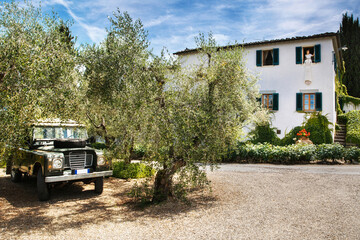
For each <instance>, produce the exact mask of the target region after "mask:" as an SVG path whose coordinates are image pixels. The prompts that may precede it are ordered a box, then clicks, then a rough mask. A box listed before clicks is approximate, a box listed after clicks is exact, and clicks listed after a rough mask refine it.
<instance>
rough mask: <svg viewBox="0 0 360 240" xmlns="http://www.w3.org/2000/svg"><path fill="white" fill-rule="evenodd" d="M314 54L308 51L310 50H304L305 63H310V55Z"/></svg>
mask: <svg viewBox="0 0 360 240" xmlns="http://www.w3.org/2000/svg"><path fill="white" fill-rule="evenodd" d="M313 56H314V55H312V54H311V53H310V50H307V51H306V54H305V64H309V63H312V61H311V57H313Z"/></svg>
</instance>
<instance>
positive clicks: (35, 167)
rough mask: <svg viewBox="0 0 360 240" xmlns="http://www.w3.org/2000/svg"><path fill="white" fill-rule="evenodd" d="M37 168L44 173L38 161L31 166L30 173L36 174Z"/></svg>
mask: <svg viewBox="0 0 360 240" xmlns="http://www.w3.org/2000/svg"><path fill="white" fill-rule="evenodd" d="M39 170H40V171H41V172H42V173H43V174H44V171H43V168H42V166H41V164H40V163H39V162H36V163H35V164H34V167H33V172H32V175H34V176H36V175H37V173H38V171H39Z"/></svg>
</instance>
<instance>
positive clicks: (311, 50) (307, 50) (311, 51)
mask: <svg viewBox="0 0 360 240" xmlns="http://www.w3.org/2000/svg"><path fill="white" fill-rule="evenodd" d="M307 54H311V55H312V56H311V62H313V63H314V62H315V53H314V46H312V47H304V48H303V63H304V62H305V60H306V55H307Z"/></svg>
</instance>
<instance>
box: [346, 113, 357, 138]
mask: <svg viewBox="0 0 360 240" xmlns="http://www.w3.org/2000/svg"><path fill="white" fill-rule="evenodd" d="M345 116H346V118H347V124H346V142H349V143H355V144H358V145H360V111H355V110H354V111H350V112H348V113H346V114H345Z"/></svg>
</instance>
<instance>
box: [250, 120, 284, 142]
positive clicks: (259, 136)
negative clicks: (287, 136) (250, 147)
mask: <svg viewBox="0 0 360 240" xmlns="http://www.w3.org/2000/svg"><path fill="white" fill-rule="evenodd" d="M275 131H276V129H275V128H272V127H271V126H270V124H269V123H267V124H265V125H256V127H255V129H254V130H253V131H251V132H250V135H252V138H251V140H250V141H251V142H252V143H255V144H256V143H265V142H267V143H271V144H274V145H277V144H279V142H280V138H279V137H278V136H277V134H276V132H275Z"/></svg>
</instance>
